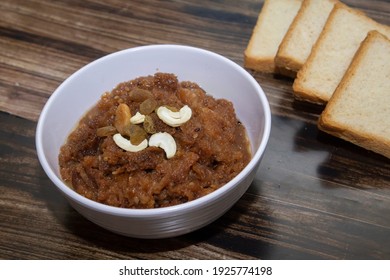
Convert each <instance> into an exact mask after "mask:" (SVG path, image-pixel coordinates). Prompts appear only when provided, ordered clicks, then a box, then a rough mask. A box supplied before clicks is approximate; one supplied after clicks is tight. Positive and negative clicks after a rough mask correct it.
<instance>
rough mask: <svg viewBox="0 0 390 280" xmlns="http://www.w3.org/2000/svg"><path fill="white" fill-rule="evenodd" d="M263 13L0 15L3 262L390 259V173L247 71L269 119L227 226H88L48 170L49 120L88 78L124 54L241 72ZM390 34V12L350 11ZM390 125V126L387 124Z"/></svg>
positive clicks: (271, 80) (234, 8)
mask: <svg viewBox="0 0 390 280" xmlns="http://www.w3.org/2000/svg"><path fill="white" fill-rule="evenodd" d="M262 2H263V1H258V0H245V1H243V0H240V1H237V0H221V1H190V0H176V1H155V0H153V1H144V0H137V1H120V0H108V1H103V0H87V1H78V0H69V1H65V0H51V1H45V0H29V1H28V0H2V1H0V10H1V17H0V50H1V51H0V109H1V113H0V124H1V125H0V163H1V165H0V228H1V230H0V258H1V259H390V160H389V159H386V158H384V157H382V156H379V155H377V154H374V153H372V152H369V151H366V150H364V149H362V148H359V147H357V146H354V145H352V144H350V143H347V142H344V141H342V140H339V139H336V138H334V137H332V136H329V135H326V134H324V133H322V132H320V131H318V129H317V127H316V122H317V118H318V115H319V113H320V112H321V110H322V108H321V107H319V106H313V105H310V104H307V103H303V102H299V101H295V100H294V98H293V95H292V82H293V81H292V80H291V79H288V78H283V77H279V76H274V75H269V74H261V73H255V72H252V71H250V73H251V74H252V75H253V76H254V77H255V79H256V80H257V81H258V82H259V83H260V85H261V86H262V87H263V89H264V91H265V93H266V94H267V96H268V98H269V101H270V104H271V109H272V115H273V120H272V133H271V137H270V140H269V146H268V148H267V151H266V154H265V156H264V160H263V162H262V164H261V166H260V168H259V170H258V173H257V175H256V178H255V180H254V182H253V184H252V185H251V187H250V189H249V190H248V191H247V193H246V194H245V195H244V196H243V197H242V199H241V200H240V201H239V202H238V203H237V204H236V205H235V206H234V207H233V208H232V209H231V210H230V211H229V212H228V213H227V214H226V215H224V216H223V217H222V218H220V219H219V220H217V221H216V222H214V223H212V224H211V225H209V226H207V227H205V228H203V229H201V230H198V231H196V232H194V233H191V234H188V235H184V236H181V237H177V238H171V239H166V240H164V241H161V240H138V239H132V238H126V237H122V236H118V235H116V234H113V233H111V232H108V231H106V230H104V229H101V228H100V227H98V226H96V225H94V224H93V223H91V222H89V221H88V220H86V219H84V218H83V217H82V216H81V215H79V214H78V213H77V212H76V211H74V210H73V208H71V206H70V205H69V204H68V203H67V202H66V201H65V199H64V198H63V197H62V195H61V194H60V193H59V192H58V191H57V190H56V189H55V187H54V185H53V184H52V183H51V181H50V180H49V179H48V177H47V176H46V174H45V173H44V171H43V170H42V168H41V166H40V164H39V162H38V159H37V154H36V150H35V141H34V136H35V129H36V125H37V119H38V116H39V113H40V111H41V109H42V107H43V106H44V104H45V102H46V100H47V99H48V97H49V96H50V94H51V93H52V92H53V91H54V89H55V88H56V87H57V86H58V85H59V84H60V83H61V82H62V81H63V80H64V79H66V78H67V77H68V76H69V75H70V74H71V73H73V72H74V71H76V70H77V69H78V68H80V67H81V66H83V65H85V64H87V63H89V62H91V61H93V60H94V59H97V58H99V57H101V56H104V55H106V54H108V53H111V52H115V51H118V50H121V49H126V48H131V47H135V46H140V45H149V44H166V43H169V44H171V43H172V44H184V45H191V46H195V47H200V48H204V49H208V50H211V51H214V52H217V53H220V54H222V55H224V56H226V57H228V58H230V59H232V60H233V61H235V62H237V63H238V64H240V65H243V52H244V50H245V48H246V45H247V43H248V40H249V38H250V35H251V32H252V29H253V27H254V24H255V22H256V19H257V15H258V13H259V11H260V8H261V6H262ZM344 2H345V3H346V4H348V5H350V6H353V7H357V8H359V9H361V10H364V11H365V12H366V13H367V14H368V15H369V16H370V17H372V18H373V19H375V20H377V21H378V22H381V23H385V24H388V25H389V24H390V2H389V1H388V0H387V1H380V0H375V1H363V0H350V1H344ZM383 121H389V120H388V119H387V120H383Z"/></svg>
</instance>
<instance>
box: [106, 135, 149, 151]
mask: <svg viewBox="0 0 390 280" xmlns="http://www.w3.org/2000/svg"><path fill="white" fill-rule="evenodd" d="M112 138H113V139H114V142H115V144H117V145H118V147H119V148H121V149H123V150H125V151H128V152H139V151H142V150H143V149H146V147H148V140H147V139H145V140H144V141H142V142H141V143H140V144H138V145H133V144H131V142H130V141H129V140H127V139H126V138H124V137H123V136H122V135H121V134H120V133H117V134H114V136H113V137H112Z"/></svg>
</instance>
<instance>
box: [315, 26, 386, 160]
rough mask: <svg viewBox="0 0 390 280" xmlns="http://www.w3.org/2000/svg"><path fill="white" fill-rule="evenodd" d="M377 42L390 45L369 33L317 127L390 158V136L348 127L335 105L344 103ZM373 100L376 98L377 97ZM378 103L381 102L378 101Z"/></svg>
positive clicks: (374, 33) (372, 32)
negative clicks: (354, 79) (369, 51)
mask: <svg viewBox="0 0 390 280" xmlns="http://www.w3.org/2000/svg"><path fill="white" fill-rule="evenodd" d="M375 40H384V41H385V42H387V44H389V45H390V40H389V39H388V38H387V37H386V36H384V35H383V34H381V33H379V32H378V31H375V30H373V31H370V32H369V33H368V35H367V37H366V38H365V39H364V41H363V42H362V43H361V45H360V47H359V49H358V50H357V52H356V54H355V56H354V58H353V60H352V62H351V64H350V66H349V68H348V69H347V71H346V72H345V75H344V77H343V79H342V80H341V82H340V83H339V85H338V87H337V88H336V90H335V92H334V94H333V96H332V97H331V99H330V100H329V102H328V104H327V106H326V108H325V110H324V111H323V112H322V114H321V115H320V118H319V120H318V124H317V126H318V128H319V129H320V130H322V131H324V132H327V133H329V134H331V135H333V136H336V137H339V138H341V139H344V140H346V141H349V142H351V143H353V144H355V145H358V146H361V147H363V148H365V149H367V150H371V151H374V152H376V153H378V154H382V155H383V156H385V157H388V158H390V135H389V137H387V138H386V137H383V136H381V135H376V134H374V133H370V132H369V131H363V130H359V129H357V128H356V127H354V126H348V125H347V124H345V123H343V122H341V121H338V119H337V117H335V110H336V109H335V108H334V106H335V104H337V103H338V102H342V101H341V100H342V98H343V94H344V92H345V91H346V89H347V88H348V86H349V85H350V83H351V82H353V77H354V75H355V73H356V71H357V70H358V69H359V67H364V64H363V59H364V57H365V55H366V54H367V52H368V50H369V48H370V47H371V43H372V42H374V41H375ZM378 55H381V54H378ZM388 63H390V62H388ZM385 90H388V91H389V93H390V89H385ZM368 98H369V96H368ZM373 98H375V96H374V97H373ZM377 102H381V101H380V100H378V101H377ZM363 106H364V105H363ZM388 117H389V116H385V119H386V118H387V119H388ZM373 125H376V124H373Z"/></svg>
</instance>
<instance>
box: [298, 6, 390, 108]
mask: <svg viewBox="0 0 390 280" xmlns="http://www.w3.org/2000/svg"><path fill="white" fill-rule="evenodd" d="M341 10H344V11H346V12H347V13H350V14H354V15H356V16H358V17H361V18H362V21H364V22H365V23H367V24H371V25H372V26H373V28H372V29H379V30H381V31H382V30H385V32H386V34H390V28H389V27H388V26H385V25H382V24H379V23H377V22H375V21H374V20H372V19H371V18H369V17H367V16H366V15H365V14H364V13H363V12H361V11H359V10H356V9H353V8H351V7H348V6H347V5H345V4H343V3H341V2H338V3H336V4H335V5H334V8H333V10H332V11H331V13H330V15H329V17H328V20H327V22H326V24H325V26H324V28H323V31H322V32H321V34H320V36H319V38H318V40H317V42H316V43H315V45H314V46H313V48H312V51H311V53H310V55H309V57H308V59H307V61H306V63H305V64H304V65H303V67H302V68H301V69H300V70H299V72H298V73H297V78H296V79H295V81H294V83H293V92H294V96H295V97H296V98H297V99H300V100H305V101H309V102H312V103H317V104H324V105H325V104H326V103H327V102H328V100H329V99H330V97H331V96H332V94H333V91H334V89H332V92H329V89H328V88H329V87H333V85H329V84H328V85H329V87H328V88H325V89H323V88H319V87H316V88H315V87H311V86H310V87H309V86H307V85H306V81H307V80H308V79H320V78H322V77H320V76H319V75H320V74H319V73H317V72H318V71H317V72H315V73H316V74H317V76H319V77H316V78H313V76H312V75H311V73H310V71H312V69H313V68H314V66H316V64H315V63H318V61H317V60H318V56H319V55H321V54H323V51H324V50H323V49H321V47H322V46H323V45H324V44H325V42H326V43H327V44H328V45H329V39H328V36H329V34H332V33H331V32H332V31H333V30H334V29H335V28H337V27H336V26H335V25H334V18H335V17H339V16H340V15H339V14H338V13H339V12H341ZM331 30H332V31H331ZM368 31H369V30H368ZM368 31H367V32H368ZM346 36H347V35H346ZM363 39H364V37H363V38H362V39H361V40H363ZM359 43H360V42H359ZM355 47H356V45H354V46H351V50H352V48H355ZM356 48H357V47H356ZM344 62H346V61H344ZM348 63H350V61H349V62H348ZM313 65H314V66H313ZM332 67H333V66H332ZM342 67H344V65H343V66H342ZM340 71H342V72H344V71H345V70H344V69H341V70H340ZM341 78H342V77H338V76H337V77H336V78H331V79H332V83H336V82H337V83H339V80H338V79H341ZM326 79H327V77H324V83H327V80H326ZM336 79H337V80H336Z"/></svg>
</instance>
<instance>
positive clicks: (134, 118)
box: [130, 112, 145, 124]
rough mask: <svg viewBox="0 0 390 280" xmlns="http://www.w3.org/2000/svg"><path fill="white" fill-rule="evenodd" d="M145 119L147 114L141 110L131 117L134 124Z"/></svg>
mask: <svg viewBox="0 0 390 280" xmlns="http://www.w3.org/2000/svg"><path fill="white" fill-rule="evenodd" d="M144 121H145V115H142V114H141V113H140V112H137V113H136V114H135V115H134V116H132V117H131V118H130V122H131V123H132V124H140V123H143V122H144Z"/></svg>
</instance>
